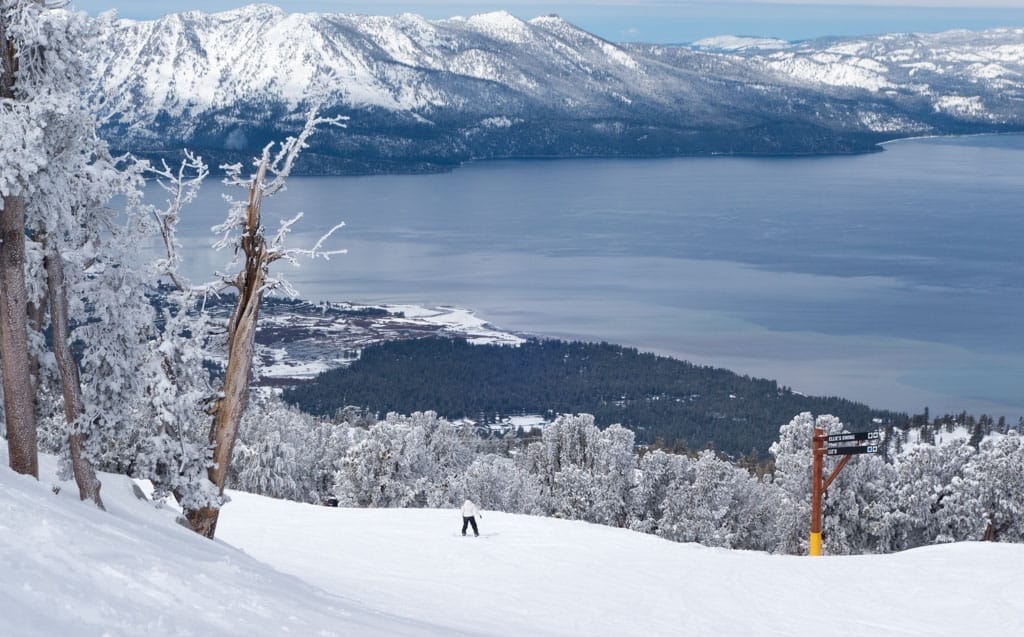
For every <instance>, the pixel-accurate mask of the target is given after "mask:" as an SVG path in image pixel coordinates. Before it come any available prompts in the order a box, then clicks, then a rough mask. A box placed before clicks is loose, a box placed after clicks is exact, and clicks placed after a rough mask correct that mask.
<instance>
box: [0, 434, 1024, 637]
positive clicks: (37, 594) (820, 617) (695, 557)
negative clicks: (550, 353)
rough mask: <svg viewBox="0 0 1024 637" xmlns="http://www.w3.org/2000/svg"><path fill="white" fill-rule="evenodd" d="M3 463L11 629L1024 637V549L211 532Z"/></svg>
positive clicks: (0, 516)
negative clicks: (808, 554) (211, 535)
mask: <svg viewBox="0 0 1024 637" xmlns="http://www.w3.org/2000/svg"><path fill="white" fill-rule="evenodd" d="M4 455H6V454H4V453H0V456H4ZM2 459H3V467H2V468H0V635H3V636H4V637H22V636H26V637H27V636H35V635H46V636H97V637H99V636H109V637H120V636H133V635H153V636H159V635H246V636H249V635H268V636H270V635H274V636H277V635H289V634H290V635H303V636H307V635H309V636H327V635H357V636H362V635H369V636H374V635H439V636H440V635H509V636H512V635H515V636H525V635H529V636H546V635H566V636H569V635H581V636H586V635H609V636H611V635H615V636H625V635H638V636H640V635H642V636H645V637H647V636H658V635H736V636H740V635H742V636H745V637H746V636H750V635H774V636H779V635H820V634H828V635H832V636H835V635H850V636H853V635H857V636H864V635H871V636H877V635H894V636H896V635H898V636H917V635H920V636H922V637H923V636H929V637H934V636H938V635H951V636H952V635H956V636H970V635H987V636H993V635H1000V636H1002V635H1005V636H1011V635H1012V636H1017V635H1021V634H1024V596H1022V595H1021V576H1020V574H1021V572H1024V546H1020V545H1008V544H980V543H978V544H957V545H944V546H935V547H930V548H926V549H919V550H915V551H909V552H906V553H902V554H896V555H887V556H860V557H825V558H820V559H812V558H805V557H787V556H771V555H764V554H759V553H749V552H734V551H726V550H718V549H709V548H704V547H701V546H696V545H690V544H675V543H671V542H667V541H663V540H660V539H658V538H655V537H652V536H645V535H640V534H637V533H631V532H628V531H623V530H619V529H611V528H606V527H601V526H594V525H589V524H584V523H579V522H567V521H562V520H552V519H542V518H533V517H526V516H515V515H505V514H501V513H494V512H486V511H485V512H484V517H483V519H482V520H480V522H481V532H482V533H483V534H484V537H481V538H473V537H467V538H463V537H461V536H459V535H458V531H459V528H460V526H461V520H460V517H459V513H458V511H456V510H430V509H426V510H424V509H418V510H394V509H392V510H351V509H333V508H327V507H317V506H309V505H302V504H296V503H291V502H285V501H279V500H271V499H267V498H262V497H257V496H253V495H249V494H243V493H235V494H232V497H233V501H232V502H231V503H230V504H229V505H228V506H227V507H226V508H225V510H224V514H223V515H222V518H221V523H220V524H221V526H220V528H219V530H218V536H219V539H218V540H217V541H215V542H209V541H206V540H203V539H201V538H199V537H197V536H195V535H193V534H192V533H191V532H189V531H187V530H186V529H184V528H182V527H179V526H177V525H176V524H174V522H173V512H172V511H170V510H169V509H164V510H155V509H153V508H152V505H150V504H147V503H145V502H143V501H141V500H137V499H136V498H135V496H134V495H133V494H132V487H131V483H130V481H129V480H127V479H125V478H121V477H117V476H109V475H108V476H104V488H103V495H104V498H105V500H106V502H107V505H108V509H109V511H108V512H107V513H102V512H100V511H97V510H95V509H93V508H92V507H91V506H90V505H88V504H82V503H79V502H78V501H77V498H76V497H75V495H74V493H73V492H74V491H75V489H74V486H73V484H64V488H63V489H62V491H61V493H60V494H59V495H56V496H55V495H54V494H53V493H52V492H51V489H50V487H51V485H52V484H53V483H54V479H53V478H52V477H47V476H44V479H43V480H42V481H40V482H36V481H35V480H32V479H30V478H25V477H23V476H17V475H15V474H13V473H12V472H11V471H10V470H9V469H7V468H6V458H2ZM44 466H46V467H48V468H49V469H51V471H50V474H51V475H52V466H53V461H52V459H44Z"/></svg>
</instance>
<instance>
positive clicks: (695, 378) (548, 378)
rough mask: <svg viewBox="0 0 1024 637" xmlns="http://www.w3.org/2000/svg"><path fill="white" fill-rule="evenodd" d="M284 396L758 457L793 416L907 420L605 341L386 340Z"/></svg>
mask: <svg viewBox="0 0 1024 637" xmlns="http://www.w3.org/2000/svg"><path fill="white" fill-rule="evenodd" d="M284 398H285V400H286V401H287V402H289V403H292V404H294V405H296V406H298V407H299V408H300V409H302V410H304V411H307V412H309V413H312V414H316V415H324V416H327V415H333V414H334V413H336V412H337V411H338V410H339V409H343V408H344V407H347V406H357V407H361V408H364V409H367V410H368V411H370V412H371V413H376V414H377V415H378V416H380V417H382V416H383V415H384V414H386V413H388V412H398V413H403V414H410V413H413V412H417V411H434V412H436V413H438V414H439V415H440V416H442V417H444V418H449V419H460V418H469V419H473V420H475V421H478V422H485V423H486V422H494V421H496V420H499V419H501V418H502V417H508V416H514V415H519V414H547V415H551V416H554V415H556V414H561V413H588V414H593V415H594V418H595V421H596V423H597V425H598V426H599V427H606V426H608V425H611V424H616V423H617V424H621V425H623V426H624V427H626V428H628V429H630V430H632V431H633V432H634V433H635V435H636V439H637V442H638V443H639V444H653V443H655V442H657V441H658V439H661V441H663V442H664V441H669V442H680V443H683V444H685V445H686V446H688V447H689V448H691V449H697V448H704V447H708V446H710V447H713V448H714V449H716V450H718V451H721V452H725V453H728V454H734V455H740V454H746V453H748V452H750V451H752V450H756V451H757V452H758V453H759V454H760V455H761V456H762V457H763V456H764V455H766V454H767V451H768V446H769V445H770V444H771V442H772V441H773V440H774V439H775V437H776V436H777V434H778V430H779V425H780V424H781V423H785V422H787V421H788V420H789V419H790V418H792V416H793V414H797V413H801V412H813V413H829V414H834V415H835V416H837V417H838V418H840V419H841V420H842V421H843V422H845V423H848V425H849V426H850V427H851V428H852V429H853V430H868V429H872V428H878V426H879V424H880V423H885V424H886V425H891V424H901V423H903V422H904V421H905V420H906V416H904V415H902V414H895V413H892V412H886V411H879V410H873V409H871V408H869V407H867V406H866V405H862V404H859V403H855V402H852V401H849V400H845V399H842V398H837V397H827V398H824V397H811V396H804V395H802V394H799V393H796V392H794V391H792V390H790V389H789V388H787V387H780V386H779V385H778V384H777V383H776V382H775V381H772V380H764V379H758V378H751V377H749V376H740V375H738V374H735V373H733V372H730V371H728V370H725V369H719V368H714V367H706V366H700V365H694V364H691V363H688V362H685V361H681V360H676V359H673V358H669V357H665V356H657V355H654V354H650V353H642V352H639V351H637V350H636V349H631V348H626V347H621V346H618V345H611V344H608V343H582V342H566V341H560V340H532V341H527V342H526V343H524V344H523V345H521V346H519V347H508V346H501V345H474V344H471V343H469V342H467V341H466V340H464V339H444V338H424V339H415V340H405V341H393V342H388V343H383V344H379V345H374V346H371V347H368V348H366V349H365V350H363V352H362V355H361V356H360V358H359V359H358V360H357V361H355V362H354V363H353V364H352V365H351V366H349V367H344V368H339V369H334V370H331V371H328V372H324V373H323V374H321V375H320V376H319V377H317V378H316V379H315V380H314V381H312V382H309V383H305V384H302V385H298V386H295V387H293V388H291V389H289V390H287V391H286V392H285V394H284ZM879 421H880V422H879Z"/></svg>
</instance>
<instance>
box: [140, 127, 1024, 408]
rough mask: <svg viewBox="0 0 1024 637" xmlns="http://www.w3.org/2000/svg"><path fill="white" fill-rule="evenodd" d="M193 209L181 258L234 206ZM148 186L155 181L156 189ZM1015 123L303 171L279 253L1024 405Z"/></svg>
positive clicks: (269, 209)
mask: <svg viewBox="0 0 1024 637" xmlns="http://www.w3.org/2000/svg"><path fill="white" fill-rule="evenodd" d="M221 191H222V188H221V187H220V185H219V184H218V183H217V182H216V181H215V180H211V181H210V182H209V184H208V186H207V188H206V190H205V191H204V193H203V194H202V196H201V197H200V200H199V201H198V202H196V203H195V204H193V205H192V207H191V208H189V209H187V210H186V211H185V213H184V215H183V217H184V218H183V221H182V239H183V242H184V243H185V244H186V245H187V246H188V268H187V269H188V273H189V275H190V276H191V277H192V278H193V280H194V281H205V280H209V279H210V278H212V277H211V273H212V272H214V271H215V270H223V268H224V266H225V263H226V261H227V260H228V257H229V256H230V255H227V254H223V253H216V252H214V251H213V250H212V249H209V248H207V247H206V246H208V245H209V244H210V243H211V242H212V235H211V234H210V233H209V228H210V227H211V226H212V225H214V224H215V223H217V222H219V221H220V220H221V219H222V218H223V214H224V210H225V206H224V203H223V202H222V200H221V195H220V193H221ZM150 192H152V193H154V194H155V193H156V191H155V190H151V191H150ZM1022 210H1024V136H982V137H964V138H941V139H924V140H913V141H904V142H898V143H894V144H889V145H888V146H887V147H886V151H885V152H882V153H877V154H872V155H862V156H855V157H813V158H778V159H749V158H724V157H722V158H685V159H660V160H638V159H635V160H566V161H508V162H488V163H480V164H472V165H468V166H465V167H462V168H459V169H458V170H456V171H454V172H452V173H447V174H439V175H404V176H378V177H331V178H294V179H292V180H291V181H290V182H289V189H288V191H287V192H285V193H283V194H282V195H280V196H278V197H276V198H274V199H271V200H268V201H267V202H266V204H265V205H264V215H265V218H266V219H267V220H268V222H269V223H268V225H269V226H270V227H276V219H280V218H285V217H290V216H292V215H293V214H294V213H295V212H299V211H302V212H304V213H305V217H304V218H303V220H302V221H301V222H300V224H299V225H298V226H297V232H296V233H295V234H294V235H293V237H292V239H293V241H292V242H291V244H290V245H292V246H293V247H309V246H311V245H312V243H313V242H314V241H315V239H316V238H317V237H319V235H320V234H321V233H322V232H324V231H325V230H326V229H327V228H329V227H330V226H332V225H334V224H335V223H336V222H338V221H341V220H344V221H345V222H346V223H347V226H346V228H345V229H344V230H342V231H341V232H340V233H339V234H338V235H337V236H336V239H335V241H334V245H335V247H343V248H347V249H348V251H349V252H348V254H347V255H345V256H339V257H335V258H333V259H332V260H330V261H322V260H321V261H317V262H315V263H314V262H305V263H303V264H302V265H301V267H299V268H291V267H289V266H287V265H283V264H282V265H280V267H279V270H281V271H286V274H287V276H288V278H289V280H290V281H291V282H292V283H293V284H294V285H295V287H296V288H298V290H299V292H300V294H301V296H303V297H304V298H308V299H314V300H334V301H354V302H365V303H420V304H448V305H457V306H462V307H468V308H472V309H474V310H476V311H477V314H478V315H479V316H481V317H483V318H485V319H487V320H489V321H490V322H492V323H493V324H495V325H497V326H498V327H501V328H505V329H508V330H513V331H520V332H528V333H534V334H541V335H548V336H556V337H563V338H580V339H586V340H606V341H610V342H614V343H620V344H623V345H630V346H635V347H639V348H640V349H642V350H650V351H655V352H658V353H663V354H669V355H673V356H677V357H681V358H685V359H688V360H691V361H694V362H697V363H703V364H710V365H715V366H720V367H727V368H730V369H733V370H735V371H737V372H740V373H745V374H750V375H754V376H761V377H768V378H774V379H777V380H779V382H780V383H782V384H784V385H788V386H791V387H792V388H793V389H795V390H797V391H801V392H804V393H809V394H821V395H839V396H843V397H847V398H851V399H855V400H860V401H864V402H867V403H868V404H870V405H872V406H875V407H880V408H892V409H898V410H904V411H912V412H920V411H921V410H922V409H923V408H924V407H925V406H929V407H930V408H931V411H932V414H938V413H940V412H953V411H961V410H964V409H966V410H968V411H971V412H974V413H980V412H983V411H984V412H987V413H991V414H994V415H996V416H999V415H1005V416H1007V417H1008V418H1011V419H1013V420H1014V421H1015V420H1016V419H1017V418H1018V417H1020V416H1022V415H1024V391H1022V390H1024V326H1022V323H1024V214H1022Z"/></svg>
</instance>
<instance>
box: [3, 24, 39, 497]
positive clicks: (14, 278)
mask: <svg viewBox="0 0 1024 637" xmlns="http://www.w3.org/2000/svg"><path fill="white" fill-rule="evenodd" d="M0 47H2V49H3V50H2V55H0V67H2V68H0V98H3V99H11V100H13V99H14V82H15V75H16V73H17V70H18V56H17V51H16V50H15V46H14V42H12V41H11V40H10V39H9V38H8V37H7V25H6V24H5V23H4V21H3V19H0ZM0 359H2V361H3V362H2V365H3V387H4V411H5V412H6V419H7V420H6V426H7V449H8V452H9V461H10V465H11V469H14V470H15V471H17V472H18V473H25V474H29V475H33V476H35V477H36V478H38V477H39V452H38V446H37V442H36V414H35V408H34V407H35V400H34V392H33V391H32V378H31V373H30V369H31V366H30V363H29V356H28V293H27V292H26V289H25V199H24V197H21V196H20V195H5V196H4V197H3V209H2V210H0Z"/></svg>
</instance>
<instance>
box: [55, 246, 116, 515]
mask: <svg viewBox="0 0 1024 637" xmlns="http://www.w3.org/2000/svg"><path fill="white" fill-rule="evenodd" d="M43 242H44V244H45V243H46V242H47V239H46V238H44V239H43ZM44 263H45V265H46V288H47V291H48V293H49V304H50V327H51V329H52V330H53V356H54V358H55V359H56V361H57V370H58V371H59V372H60V384H61V393H62V394H63V396H64V418H65V420H67V423H68V430H69V431H70V434H69V443H70V447H71V469H72V472H73V473H74V476H75V483H77V484H78V495H79V497H80V498H81V499H83V500H86V499H89V500H92V501H93V502H95V503H96V506H98V507H99V508H100V509H104V506H103V500H102V499H100V486H101V485H100V481H99V479H98V478H97V477H96V469H95V468H94V467H93V465H92V462H90V461H89V459H88V458H87V457H86V455H85V453H84V443H85V438H86V436H85V435H84V434H81V433H78V431H77V427H76V425H80V423H79V422H78V419H79V418H80V417H81V415H82V412H83V411H84V409H83V403H82V383H81V380H80V378H79V374H78V361H76V360H75V356H74V353H73V352H72V351H71V330H70V327H69V325H68V294H67V286H66V284H65V280H64V263H63V260H62V259H61V257H60V255H59V254H58V253H57V251H56V250H54V249H53V248H52V246H47V250H46V258H45V260H44Z"/></svg>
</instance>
